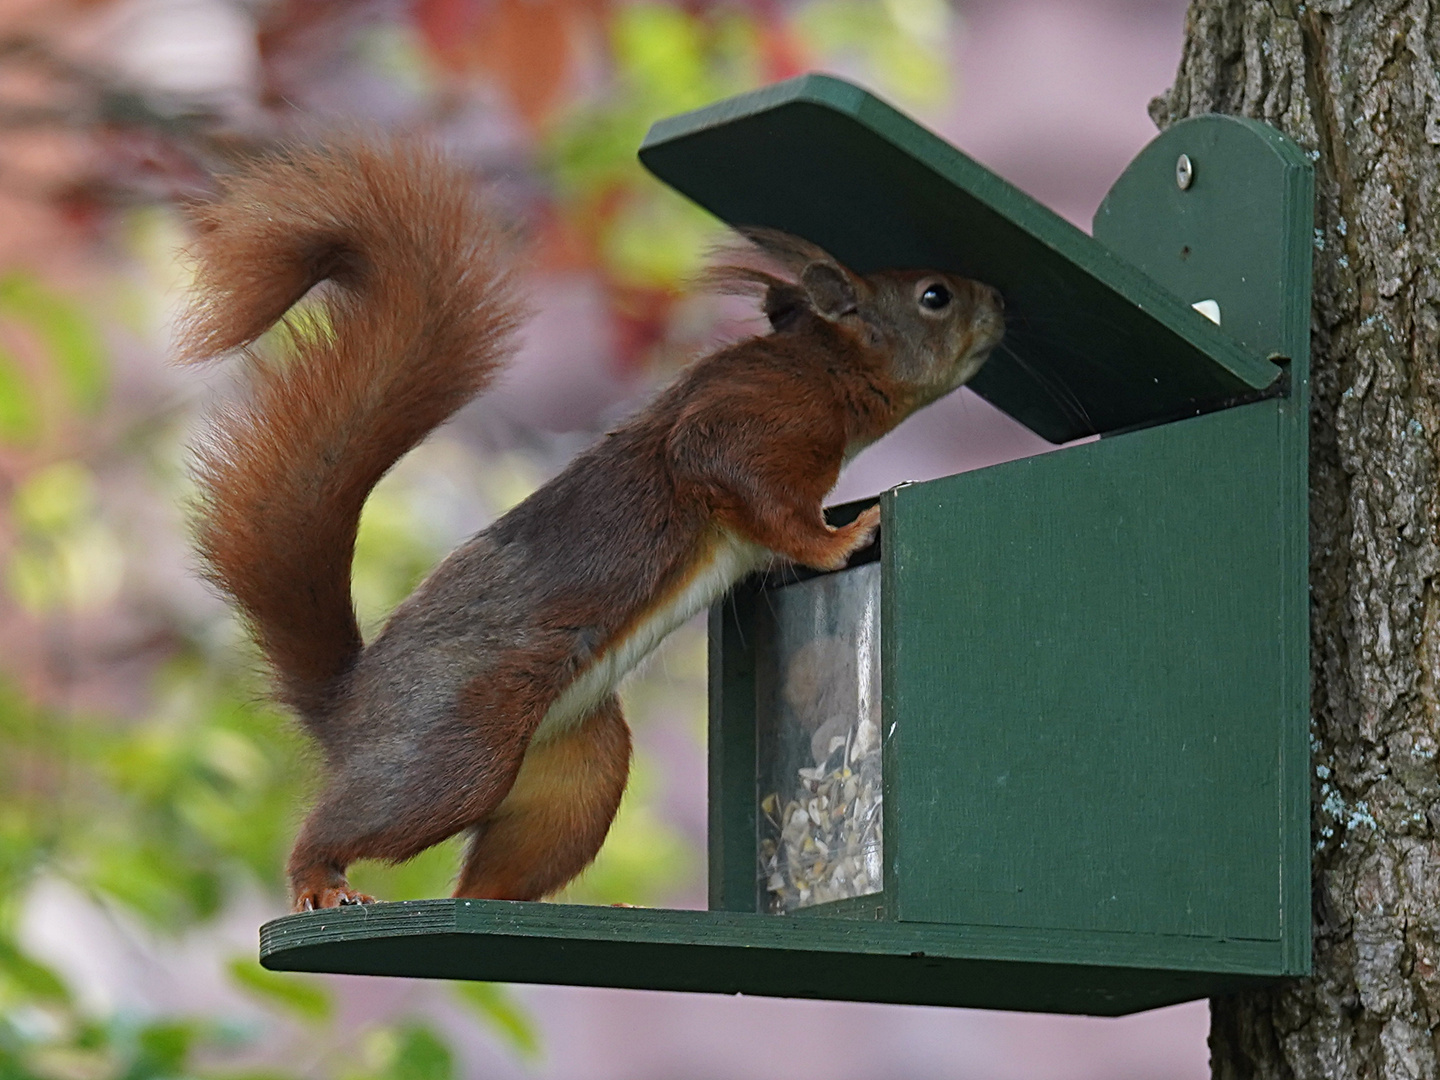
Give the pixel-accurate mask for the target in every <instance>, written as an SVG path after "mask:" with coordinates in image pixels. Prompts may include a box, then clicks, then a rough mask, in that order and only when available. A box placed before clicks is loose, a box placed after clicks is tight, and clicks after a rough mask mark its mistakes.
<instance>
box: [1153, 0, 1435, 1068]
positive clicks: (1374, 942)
mask: <svg viewBox="0 0 1440 1080" xmlns="http://www.w3.org/2000/svg"><path fill="white" fill-rule="evenodd" d="M1205 112H1227V113H1238V114H1241V115H1245V116H1252V117H1256V118H1258V119H1261V120H1265V121H1267V122H1269V123H1271V124H1273V125H1275V126H1276V127H1278V128H1280V129H1282V130H1283V131H1285V132H1286V133H1287V134H1289V135H1290V136H1291V137H1292V138H1294V139H1295V140H1296V141H1298V142H1299V143H1300V144H1301V145H1302V146H1303V147H1305V148H1306V149H1307V150H1308V151H1310V152H1311V156H1312V157H1313V158H1314V159H1315V169H1316V173H1315V188H1316V206H1315V225H1316V231H1315V300H1314V309H1313V312H1312V323H1311V326H1312V339H1311V359H1312V363H1313V392H1314V396H1313V402H1314V405H1313V413H1312V417H1311V444H1310V446H1311V463H1310V497H1311V517H1310V520H1311V527H1310V544H1311V555H1310V560H1311V561H1310V588H1311V664H1312V669H1313V675H1312V679H1313V692H1312V718H1311V725H1312V726H1311V733H1312V734H1311V746H1312V749H1313V765H1314V771H1313V777H1312V783H1313V806H1314V809H1313V812H1312V831H1313V832H1312V838H1313V841H1314V845H1313V848H1312V852H1313V904H1314V920H1315V922H1314V947H1315V951H1314V958H1315V973H1314V975H1313V977H1311V978H1308V979H1304V980H1300V981H1296V982H1293V983H1290V984H1288V985H1284V986H1281V987H1278V988H1276V989H1273V990H1268V991H1264V992H1258V993H1248V994H1241V995H1237V996H1234V997H1229V998H1217V999H1215V1000H1214V1001H1212V1002H1211V1032H1210V1051H1211V1068H1212V1071H1213V1075H1214V1076H1215V1077H1216V1078H1223V1080H1251V1078H1262V1077H1263V1078H1282V1077H1283V1078H1296V1080H1310V1078H1318V1077H1326V1078H1342V1077H1344V1078H1348V1077H1357V1078H1359V1077H1364V1078H1366V1080H1371V1078H1379V1077H1387V1078H1388V1077H1397V1078H1398V1077H1406V1078H1409V1077H1435V1076H1436V1075H1437V1073H1440V1069H1437V1024H1440V839H1437V835H1440V781H1437V774H1436V748H1437V734H1440V595H1437V588H1436V571H1437V565H1440V563H1437V547H1436V524H1437V521H1436V514H1437V497H1436V491H1435V485H1436V476H1435V461H1436V447H1437V445H1440V444H1437V440H1440V408H1437V406H1440V356H1437V348H1436V346H1437V341H1440V3H1436V4H1432V3H1431V2H1430V0H1408V2H1402V0H1353V2H1348V3H1347V2H1345V0H1320V2H1312V3H1287V2H1284V0H1269V2H1260V0H1192V3H1191V6H1190V10H1189V14H1188V17H1187V25H1186V42H1185V51H1184V55H1183V58H1182V60H1181V62H1180V70H1179V72H1178V75H1177V77H1176V80H1175V85H1174V86H1173V87H1172V88H1171V89H1170V90H1169V91H1168V92H1167V93H1166V94H1164V95H1162V96H1161V97H1159V98H1157V99H1156V100H1155V101H1154V102H1152V103H1151V108H1150V113H1151V116H1152V118H1154V120H1155V122H1156V123H1157V124H1158V125H1160V126H1161V127H1164V126H1166V125H1168V124H1171V123H1173V122H1175V121H1176V120H1179V119H1181V118H1183V117H1186V116H1192V115H1195V114H1198V113H1205Z"/></svg>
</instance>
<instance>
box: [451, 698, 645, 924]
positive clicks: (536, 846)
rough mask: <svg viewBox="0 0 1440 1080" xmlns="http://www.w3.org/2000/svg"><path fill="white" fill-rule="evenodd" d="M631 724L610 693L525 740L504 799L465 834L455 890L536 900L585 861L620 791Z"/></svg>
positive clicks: (607, 824)
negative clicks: (574, 717)
mask: <svg viewBox="0 0 1440 1080" xmlns="http://www.w3.org/2000/svg"><path fill="white" fill-rule="evenodd" d="M629 774H630V729H629V727H627V726H626V724H625V717H624V715H623V714H622V713H621V711H620V702H619V699H618V698H616V697H615V696H614V695H611V696H610V697H609V698H607V699H606V700H605V701H603V702H602V703H601V704H600V705H598V706H597V707H596V708H595V709H594V710H593V711H592V712H591V713H590V714H589V715H588V716H586V717H585V718H584V719H583V720H582V721H580V722H579V723H578V724H576V725H575V727H573V728H571V729H570V730H568V731H564V732H561V733H559V734H557V735H555V736H553V737H551V738H547V739H546V740H545V741H543V742H535V743H532V744H531V745H530V749H529V751H528V752H527V753H526V755H525V760H524V762H523V763H522V764H521V766H520V773H519V775H518V776H517V777H516V778H515V784H514V786H513V787H512V788H511V789H510V793H509V794H508V795H507V796H505V799H504V801H503V802H501V803H500V805H499V806H497V807H496V808H495V811H494V813H492V814H491V815H490V816H489V817H488V818H486V819H485V821H483V822H481V823H480V824H479V825H477V826H476V827H475V829H474V831H473V832H472V833H471V837H470V846H469V848H468V849H467V851H466V853H465V863H464V866H463V867H462V868H461V871H460V881H459V884H458V885H457V886H456V889H455V895H456V896H467V897H476V898H481V899H489V900H538V899H539V898H540V897H542V896H545V895H548V894H549V893H553V892H555V891H556V890H557V889H560V888H561V887H563V886H564V885H565V884H566V883H567V882H569V881H570V880H571V879H572V878H574V877H575V876H576V875H577V874H579V873H580V871H582V870H584V869H585V867H587V866H589V865H590V862H591V860H593V859H594V858H595V854H596V852H598V851H599V850H600V845H601V844H602V843H604V841H605V834H606V833H608V832H609V831H610V823H611V822H612V821H613V820H614V819H615V811H616V810H618V809H619V807H620V797H621V795H623V794H624V792H625V782H626V780H627V779H628V777H629Z"/></svg>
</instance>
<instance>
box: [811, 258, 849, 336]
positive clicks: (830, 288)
mask: <svg viewBox="0 0 1440 1080" xmlns="http://www.w3.org/2000/svg"><path fill="white" fill-rule="evenodd" d="M800 284H801V285H802V286H803V287H804V289H805V293H806V295H807V296H808V297H809V298H810V306H811V307H812V308H814V309H815V314H817V315H820V316H821V317H823V318H826V319H829V320H830V321H832V322H833V321H835V320H836V319H839V318H841V317H842V316H844V315H849V314H850V313H851V312H852V311H854V310H855V309H856V305H857V304H858V303H859V297H858V296H857V295H856V293H855V283H854V282H853V281H852V280H851V279H850V275H849V274H848V273H846V272H845V271H844V270H843V269H841V268H840V267H839V266H836V265H835V264H834V263H831V262H812V263H810V264H809V265H808V266H806V267H805V269H804V270H802V271H801V272H800Z"/></svg>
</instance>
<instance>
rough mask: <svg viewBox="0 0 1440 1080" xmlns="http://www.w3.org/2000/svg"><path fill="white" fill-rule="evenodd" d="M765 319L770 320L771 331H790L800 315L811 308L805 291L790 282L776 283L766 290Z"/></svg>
mask: <svg viewBox="0 0 1440 1080" xmlns="http://www.w3.org/2000/svg"><path fill="white" fill-rule="evenodd" d="M763 306H764V311H765V317H766V318H767V319H769V320H770V329H772V330H788V329H789V328H790V327H791V326H793V325H794V323H795V320H796V318H798V317H799V315H800V313H801V312H803V311H804V310H805V309H806V308H808V307H809V306H810V301H809V298H808V297H807V296H806V295H805V290H804V289H801V288H800V287H799V286H798V285H792V284H790V282H788V281H774V282H772V283H771V284H770V287H769V288H768V289H766V290H765V303H764V305H763Z"/></svg>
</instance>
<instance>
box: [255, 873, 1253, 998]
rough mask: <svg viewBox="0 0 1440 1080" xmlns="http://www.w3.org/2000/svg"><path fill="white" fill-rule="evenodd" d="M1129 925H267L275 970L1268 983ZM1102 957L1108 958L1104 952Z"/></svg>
mask: <svg viewBox="0 0 1440 1080" xmlns="http://www.w3.org/2000/svg"><path fill="white" fill-rule="evenodd" d="M1146 944H1147V943H1146V942H1144V941H1142V940H1140V939H1136V938H1135V937H1133V936H1131V935H1098V936H1091V937H1090V938H1085V937H1084V936H1076V937H1074V938H1073V939H1071V940H1070V941H1069V942H1068V943H1065V944H1063V945H1062V946H1061V947H1059V948H1056V949H1053V950H1051V951H1050V955H1049V956H1048V957H1047V958H1046V959H1045V961H1044V962H1036V961H1035V956H1034V950H1033V947H1032V945H1031V943H1029V942H1027V941H1026V940H1023V939H1022V938H1019V937H1017V936H1016V935H1014V934H1010V933H1007V932H1006V931H1004V930H997V929H994V928H987V927H977V928H970V927H956V926H924V925H920V924H897V923H883V922H881V923H868V922H858V921H852V920H849V919H821V918H805V917H784V916H770V915H754V914H739V913H733V912H702V911H663V910H647V909H640V908H593V907H576V906H569V905H562V904H522V903H507V902H504V901H482V900H471V901H467V900H423V901H413V902H409V903H400V904H372V905H366V906H364V907H359V908H345V909H339V910H335V911H326V912H308V913H306V914H303V915H290V916H287V917H285V918H282V919H277V920H275V921H274V922H270V923H267V924H265V926H263V927H262V928H261V931H260V955H261V962H262V963H263V964H264V965H265V966H266V967H268V968H270V969H271V970H275V971H324V972H340V973H348V974H363V975H398V976H406V977H418V978H437V979H482V980H490V981H501V982H542V983H560V984H564V985H572V986H618V987H628V988H635V989H658V990H688V991H702V992H709V993H722V994H735V993H745V994H758V995H764V996H772V997H802V998H827V999H836V1000H854V1001H882V1002H894V1003H901V1004H920V1005H960V1006H986V1007H993V1008H1006V1009H1031V1010H1042V1011H1050V1012H1068V1013H1087V1014H1092V1015H1097V1016H1114V1015H1121V1014H1123V1013H1129V1012H1134V1011H1136V1010H1138V1009H1144V1008H1152V1007H1155V1006H1158V1005H1166V1004H1171V1003H1173V1002H1177V1001H1184V1000H1188V999H1191V998H1194V997H1198V996H1205V995H1208V994H1212V993H1227V992H1231V991H1235V990H1238V989H1242V988H1244V987H1248V986H1255V985H1260V984H1262V983H1264V982H1265V981H1267V979H1266V977H1265V976H1264V975H1263V969H1264V966H1265V964H1264V957H1263V956H1262V955H1260V953H1259V951H1258V950H1257V949H1256V948H1255V947H1254V946H1253V944H1251V943H1246V942H1217V943H1212V944H1211V948H1210V950H1209V952H1208V954H1206V955H1205V957H1204V961H1205V962H1204V966H1203V967H1202V968H1200V969H1198V970H1197V969H1195V968H1191V969H1179V968H1177V969H1167V967H1166V966H1165V965H1162V964H1159V963H1157V958H1156V955H1155V954H1154V953H1153V951H1149V950H1147V948H1146V947H1145V946H1146ZM1097 957H1103V958H1104V962H1101V963H1097V962H1096V958H1097Z"/></svg>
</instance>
